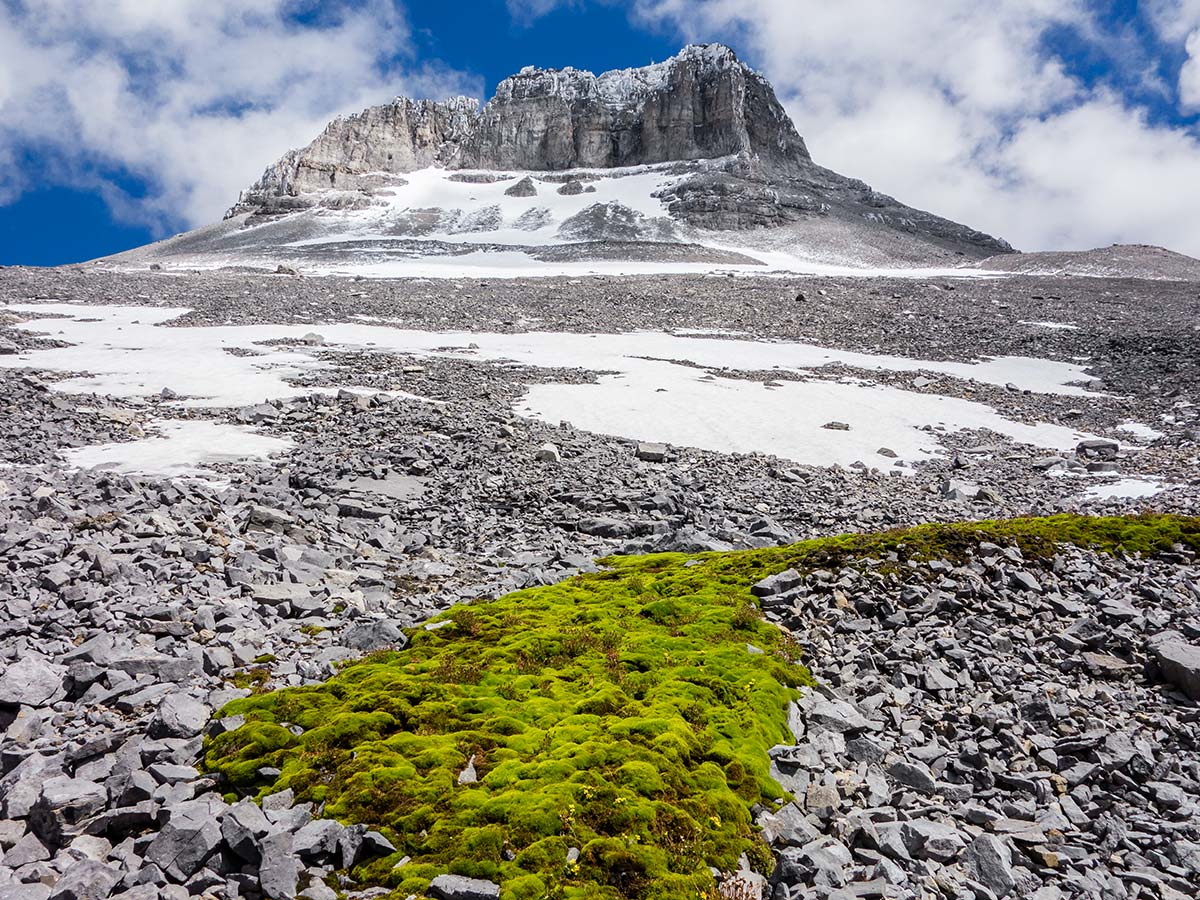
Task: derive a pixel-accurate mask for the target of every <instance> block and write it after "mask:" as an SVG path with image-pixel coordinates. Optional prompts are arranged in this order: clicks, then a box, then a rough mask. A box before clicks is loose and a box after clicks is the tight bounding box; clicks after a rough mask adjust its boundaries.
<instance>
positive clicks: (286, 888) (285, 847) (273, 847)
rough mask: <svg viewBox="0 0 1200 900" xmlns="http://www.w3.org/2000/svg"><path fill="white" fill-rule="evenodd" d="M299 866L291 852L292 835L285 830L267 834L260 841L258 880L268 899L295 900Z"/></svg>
mask: <svg viewBox="0 0 1200 900" xmlns="http://www.w3.org/2000/svg"><path fill="white" fill-rule="evenodd" d="M299 879H300V867H299V864H298V862H297V860H296V855H295V853H294V852H293V841H292V835H291V834H290V833H289V832H286V831H277V832H274V833H272V834H268V835H267V836H266V837H265V838H263V841H262V862H261V863H260V864H259V867H258V881H259V884H260V885H261V887H262V892H263V895H264V896H266V897H268V898H270V900H295V897H296V884H297V882H298V881H299Z"/></svg>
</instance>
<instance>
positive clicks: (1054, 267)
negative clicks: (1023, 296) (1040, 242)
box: [978, 244, 1200, 281]
mask: <svg viewBox="0 0 1200 900" xmlns="http://www.w3.org/2000/svg"><path fill="white" fill-rule="evenodd" d="M978 266H979V268H981V269H987V270H989V271H993V272H1010V273H1014V274H1021V275H1053V276H1059V275H1075V276H1084V277H1092V278H1148V279H1154V280H1158V281H1200V259H1195V258H1194V257H1191V256H1185V255H1184V254H1182V253H1176V252H1174V251H1173V250H1166V249H1164V248H1163V247H1153V246H1150V245H1147V244H1113V245H1112V246H1111V247H1097V248H1096V249H1094V250H1049V251H1043V252H1040V253H1008V254H1004V255H1002V256H995V257H992V258H990V259H985V260H983V261H982V262H980V263H979V264H978Z"/></svg>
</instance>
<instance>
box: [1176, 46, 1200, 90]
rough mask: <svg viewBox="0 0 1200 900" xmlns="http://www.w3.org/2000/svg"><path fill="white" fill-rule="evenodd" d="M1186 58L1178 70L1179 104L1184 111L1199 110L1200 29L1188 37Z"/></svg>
mask: <svg viewBox="0 0 1200 900" xmlns="http://www.w3.org/2000/svg"><path fill="white" fill-rule="evenodd" d="M1184 46H1186V47H1187V54H1188V58H1187V61H1186V62H1185V63H1184V64H1183V66H1182V67H1180V69H1179V102H1180V104H1181V105H1182V106H1184V107H1185V108H1186V109H1200V29H1197V30H1196V31H1193V32H1192V33H1191V34H1190V35H1188V39H1187V43H1186V44H1185V45H1184Z"/></svg>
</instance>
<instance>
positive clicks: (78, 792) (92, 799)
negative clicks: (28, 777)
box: [29, 775, 108, 847]
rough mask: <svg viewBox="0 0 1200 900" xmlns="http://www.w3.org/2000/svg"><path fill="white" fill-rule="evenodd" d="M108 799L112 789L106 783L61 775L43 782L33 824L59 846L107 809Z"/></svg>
mask: <svg viewBox="0 0 1200 900" xmlns="http://www.w3.org/2000/svg"><path fill="white" fill-rule="evenodd" d="M107 802H108V792H107V791H105V789H104V786H103V785H100V784H96V783H95V782H94V781H88V780H87V779H84V778H70V777H68V776H66V775H60V776H57V777H55V778H51V779H49V780H47V781H46V782H45V783H44V784H43V785H42V791H41V795H40V796H39V798H38V800H37V803H36V804H34V807H33V809H32V811H31V812H30V814H29V824H30V827H31V828H32V829H33V831H34V833H35V834H36V835H37V836H38V837H40V838H41V839H42V840H43V841H44V842H45V843H46V844H49V845H50V846H52V847H59V846H62V844H64V843H66V842H67V841H68V840H69V839H70V838H71V837H74V836H75V835H78V834H80V833H81V832H82V830H83V823H84V822H86V821H87V820H88V819H89V818H90V817H91V816H93V815H95V814H96V813H98V812H100V810H102V809H104V807H105V805H106V804H107Z"/></svg>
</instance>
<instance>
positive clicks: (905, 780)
mask: <svg viewBox="0 0 1200 900" xmlns="http://www.w3.org/2000/svg"><path fill="white" fill-rule="evenodd" d="M887 773H888V775H889V776H891V778H892V780H893V781H896V782H898V783H900V784H902V785H904V786H905V787H910V788H912V789H913V790H915V791H920V792H921V793H922V794H932V793H934V792H936V791H937V781H936V780H935V779H934V777H933V774H932V773H931V772H930V771H929V767H928V766H927V765H925V764H924V763H922V762H912V761H910V760H898V761H897V762H894V763H892V764H891V765H890V766H888V770H887Z"/></svg>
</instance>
